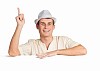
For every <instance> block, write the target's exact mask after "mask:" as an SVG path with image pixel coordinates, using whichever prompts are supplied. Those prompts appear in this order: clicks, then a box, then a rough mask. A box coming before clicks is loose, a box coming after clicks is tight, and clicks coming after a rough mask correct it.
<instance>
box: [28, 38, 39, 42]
mask: <svg viewBox="0 0 100 71" xmlns="http://www.w3.org/2000/svg"><path fill="white" fill-rule="evenodd" d="M39 41H40V39H29V40H28V42H29V43H33V42H39Z"/></svg>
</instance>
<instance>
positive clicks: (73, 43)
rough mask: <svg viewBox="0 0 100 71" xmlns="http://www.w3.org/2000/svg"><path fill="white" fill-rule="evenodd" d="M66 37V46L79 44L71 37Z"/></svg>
mask: <svg viewBox="0 0 100 71" xmlns="http://www.w3.org/2000/svg"><path fill="white" fill-rule="evenodd" d="M64 39H65V46H66V48H72V47H75V46H78V45H79V43H78V42H76V41H73V40H72V39H71V38H68V37H64Z"/></svg>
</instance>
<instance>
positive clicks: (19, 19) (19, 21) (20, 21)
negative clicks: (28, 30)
mask: <svg viewBox="0 0 100 71" xmlns="http://www.w3.org/2000/svg"><path fill="white" fill-rule="evenodd" d="M17 10H18V16H16V22H17V25H19V26H23V25H24V23H25V19H24V14H21V13H20V9H19V8H17Z"/></svg>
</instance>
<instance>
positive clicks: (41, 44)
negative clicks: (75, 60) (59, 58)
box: [8, 8, 87, 58]
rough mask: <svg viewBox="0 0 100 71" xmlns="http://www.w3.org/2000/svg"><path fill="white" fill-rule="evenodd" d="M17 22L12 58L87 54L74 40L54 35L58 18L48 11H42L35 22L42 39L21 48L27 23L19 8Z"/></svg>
mask: <svg viewBox="0 0 100 71" xmlns="http://www.w3.org/2000/svg"><path fill="white" fill-rule="evenodd" d="M16 22H17V26H16V30H15V33H14V35H13V37H12V39H11V42H10V46H9V50H8V53H9V55H10V56H19V55H37V57H39V58H44V57H49V56H54V55H66V56H77V55H85V54H86V53H87V50H86V48H85V47H83V46H82V45H81V44H79V43H77V42H75V41H73V40H72V39H70V38H68V37H66V36H53V35H52V33H53V30H54V29H55V22H56V18H54V17H52V15H51V13H50V12H49V11H48V10H43V11H41V12H40V13H39V15H38V19H36V20H35V24H36V28H37V29H38V30H39V33H40V39H31V40H29V41H28V42H27V43H25V44H22V45H20V46H19V38H20V34H21V30H22V28H23V26H24V23H25V19H24V14H20V9H19V8H18V16H17V17H16Z"/></svg>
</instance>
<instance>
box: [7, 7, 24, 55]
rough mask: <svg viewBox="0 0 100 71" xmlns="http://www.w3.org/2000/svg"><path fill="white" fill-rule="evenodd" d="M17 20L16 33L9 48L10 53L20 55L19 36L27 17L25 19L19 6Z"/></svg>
mask: <svg viewBox="0 0 100 71" xmlns="http://www.w3.org/2000/svg"><path fill="white" fill-rule="evenodd" d="M16 22H17V27H16V30H15V32H14V35H13V37H12V39H11V42H10V45H9V50H8V54H9V55H10V56H17V55H20V52H19V50H18V46H19V38H20V33H21V30H22V27H23V25H24V23H25V19H24V14H20V10H19V8H18V16H17V17H16Z"/></svg>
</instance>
